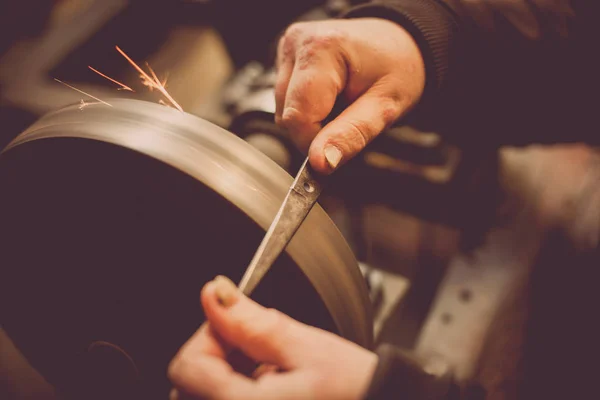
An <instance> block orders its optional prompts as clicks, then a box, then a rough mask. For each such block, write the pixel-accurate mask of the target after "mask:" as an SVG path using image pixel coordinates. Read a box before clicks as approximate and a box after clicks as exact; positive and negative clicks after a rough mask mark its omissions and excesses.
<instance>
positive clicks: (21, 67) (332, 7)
mask: <svg viewBox="0 0 600 400" xmlns="http://www.w3.org/2000/svg"><path fill="white" fill-rule="evenodd" d="M357 3H361V1H343V0H329V1H326V0H286V1H281V0H154V1H146V0H54V1H50V0H38V1H24V0H2V1H0V148H3V147H4V146H5V145H6V144H7V143H9V142H10V141H11V140H12V139H13V138H14V137H15V136H16V135H18V134H19V133H20V132H21V131H22V130H23V129H24V128H26V127H27V126H28V125H30V124H31V123H33V122H34V121H35V120H36V119H37V118H39V117H40V116H41V115H43V114H45V113H48V112H51V111H53V110H56V109H59V108H61V107H63V106H66V105H69V104H73V103H80V102H82V101H88V100H89V98H88V97H86V96H85V95H82V94H81V93H79V92H77V91H75V90H73V89H71V88H68V87H66V86H65V85H63V84H61V83H59V82H57V81H56V80H55V79H58V80H60V81H63V82H65V83H68V84H69V85H72V86H74V87H76V88H78V89H80V90H83V91H85V92H87V93H89V94H91V95H93V96H96V97H98V98H100V99H103V100H109V99H110V98H115V97H128V98H136V99H143V100H148V101H154V102H158V100H159V96H157V95H156V93H153V92H151V91H149V90H147V88H144V86H143V85H142V83H141V81H140V79H139V76H138V73H137V72H136V71H135V70H134V69H133V68H132V66H131V65H130V64H129V63H127V61H126V60H125V59H124V58H123V57H122V56H121V55H120V54H119V53H118V52H117V51H116V50H115V46H119V47H120V48H121V49H123V51H125V52H126V53H127V54H128V55H129V56H130V57H131V58H132V59H134V60H136V61H137V62H139V63H140V64H142V63H144V62H148V63H149V65H151V66H152V68H153V69H154V70H155V71H156V73H157V75H158V76H159V77H160V78H161V79H163V78H166V79H167V89H168V91H169V93H170V94H171V95H172V97H173V98H174V99H176V101H177V102H178V103H179V104H180V105H181V106H182V108H183V109H184V110H185V111H186V112H188V113H191V114H194V115H197V116H200V117H202V118H205V119H207V120H209V121H211V122H214V123H215V124H217V125H220V126H222V127H224V128H226V129H229V130H230V131H232V132H233V133H235V134H236V135H239V136H240V137H242V138H244V139H245V140H247V141H248V142H249V143H251V144H252V145H253V146H255V147H257V148H258V149H259V150H261V151H263V152H264V153H266V154H267V155H268V156H269V157H271V158H272V159H273V160H274V161H275V162H277V163H278V164H279V165H280V166H281V167H282V168H284V169H286V170H288V171H289V172H290V173H291V174H294V173H295V171H297V169H298V167H299V163H300V162H301V160H302V155H301V154H299V153H298V152H297V151H296V150H295V149H294V147H293V146H292V144H291V142H290V141H289V139H288V138H287V136H286V132H285V131H283V130H281V129H280V128H278V127H277V126H275V124H274V123H273V113H274V107H275V105H274V96H273V86H274V77H275V73H274V70H273V59H274V55H275V46H276V43H277V40H278V37H279V35H280V34H281V33H282V31H283V30H284V29H285V27H286V26H288V25H289V24H290V23H292V22H293V21H297V20H317V19H324V18H330V17H335V16H336V15H338V13H339V12H340V11H341V10H343V9H345V8H346V7H348V6H349V5H352V4H357ZM88 66H91V67H93V68H95V69H97V70H98V71H101V72H102V73H104V74H106V75H108V76H110V77H112V78H114V79H116V80H118V81H120V82H123V83H124V84H126V85H128V86H130V87H131V88H132V89H134V90H135V92H131V91H125V90H117V89H118V86H117V85H115V84H114V83H112V82H110V81H109V80H107V79H104V78H103V77H101V76H99V75H98V74H96V73H94V72H93V71H91V70H90V69H89V68H88ZM494 154H495V153H493V152H485V151H479V152H475V153H469V152H465V151H463V150H461V149H458V148H456V147H454V146H451V145H449V144H446V143H444V141H443V140H442V139H441V138H440V137H439V136H437V135H436V134H435V133H433V132H418V131H416V130H415V129H413V128H411V127H410V126H397V127H393V128H391V129H390V130H389V131H388V132H386V134H385V135H383V136H382V137H381V138H380V139H379V140H378V142H377V143H375V144H374V145H373V146H372V147H371V148H370V149H369V151H367V152H365V153H364V154H363V155H362V156H361V157H359V158H358V159H357V160H355V162H353V163H352V165H349V167H348V168H347V169H345V171H344V173H343V174H341V173H340V178H339V180H338V182H336V185H335V187H333V188H332V190H331V191H330V192H328V193H327V196H326V197H324V198H323V200H322V205H323V206H324V207H325V208H326V210H327V211H328V212H329V214H330V215H331V217H332V218H333V219H334V221H335V222H336V223H337V225H338V226H339V228H340V230H341V231H342V233H343V234H344V235H345V237H346V238H347V240H348V242H349V243H350V245H351V247H352V248H353V250H354V252H355V254H356V257H357V259H358V260H359V262H360V265H361V268H362V269H363V272H364V275H365V279H367V281H368V283H369V285H370V289H371V296H372V301H373V305H374V307H375V309H376V322H375V332H376V337H377V340H378V341H387V342H392V343H396V344H399V345H402V346H405V347H411V346H412V345H413V344H414V343H415V341H416V340H417V336H418V333H419V331H420V330H421V328H422V326H423V325H424V324H425V321H426V319H427V315H428V314H429V312H430V309H431V307H432V303H433V299H434V295H435V293H436V291H437V289H438V286H439V285H440V281H441V280H442V277H443V276H444V272H445V270H446V268H447V266H448V263H449V259H450V255H451V254H454V253H455V252H456V251H457V248H459V247H460V248H469V247H470V246H475V245H476V244H477V242H476V240H473V239H472V238H477V237H478V234H477V232H478V224H479V225H480V226H481V227H483V226H486V224H487V223H488V222H489V221H488V220H486V218H485V217H484V216H486V215H488V213H487V211H488V210H489V209H490V207H492V203H491V200H490V201H486V199H488V200H489V199H492V198H493V197H494V194H495V191H494V190H495V188H496V180H495V179H492V178H490V177H495V175H494V174H495V171H496V158H495V155H494ZM473 166H477V168H474V167H473ZM357 182H359V183H357ZM475 190H476V191H477V193H478V194H481V193H484V194H486V195H484V196H478V197H477V199H478V200H477V201H476V202H471V201H468V199H470V198H475V197H476V196H474V195H473V194H474V192H475ZM471 195H473V196H471ZM440 198H443V199H444V202H443V204H442V205H441V204H440V201H439V199H440ZM466 199H467V200H466ZM465 213H468V214H469V215H471V216H474V215H481V216H482V218H479V219H478V218H470V219H469V220H468V221H469V225H470V226H469V231H470V232H472V235H471V236H465V235H462V236H461V238H460V240H459V236H458V234H457V232H458V231H459V230H461V229H462V228H464V226H463V224H464V223H465V222H464V221H466V220H465V219H464V218H463V216H464V215H465ZM474 221H475V222H474ZM461 296H462V297H461V299H462V300H461V301H462V302H464V303H468V302H469V301H472V300H471V299H472V296H471V295H470V292H468V291H467V292H464V291H463V292H462V294H461ZM24 318H26V316H24ZM449 318H450V319H451V316H450V317H448V315H445V316H444V320H448V319H449ZM0 346H1V347H0V398H2V399H7V400H13V399H15V400H16V399H50V398H52V396H53V395H52V390H51V388H50V387H49V386H48V385H47V384H45V382H44V381H43V379H42V378H41V377H39V376H37V375H36V374H35V372H34V371H33V370H31V368H30V367H29V366H28V365H27V362H26V361H25V360H24V359H23V358H22V357H20V356H19V354H18V352H17V351H16V350H15V349H14V347H12V345H11V343H10V340H9V339H8V338H7V337H6V336H5V335H4V334H1V333H0Z"/></svg>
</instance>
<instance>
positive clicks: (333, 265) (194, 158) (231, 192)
mask: <svg viewBox="0 0 600 400" xmlns="http://www.w3.org/2000/svg"><path fill="white" fill-rule="evenodd" d="M107 101H108V102H109V103H111V105H112V106H113V107H107V106H105V105H102V104H95V103H93V104H88V105H87V106H86V107H84V108H83V109H80V107H79V105H73V106H70V107H67V108H65V109H62V110H59V111H56V112H53V113H50V114H48V115H46V116H45V117H43V118H41V119H40V120H39V121H37V122H36V123H35V124H34V125H32V126H31V127H30V128H29V129H27V130H26V131H25V132H23V133H22V134H21V135H19V136H18V137H17V138H16V139H15V140H14V141H13V142H12V143H11V144H9V146H7V148H6V149H5V150H4V152H7V151H10V150H11V149H13V148H15V147H16V146H19V145H22V144H24V143H27V142H30V141H34V140H40V139H46V138H56V137H72V138H86V139H93V140H97V141H102V142H107V143H112V144H116V145H119V146H122V147H125V148H128V149H131V150H134V151H136V152H139V153H142V154H145V155H147V156H150V157H152V158H154V159H157V160H160V161H162V162H164V163H166V164H168V165H171V166H172V167H175V168H177V169H178V170H180V171H182V172H184V173H186V174H188V175H189V176H191V177H193V178H195V179H196V180H198V181H200V182H202V183H204V184H205V185H206V186H208V187H209V188H211V189H212V190H214V191H215V192H216V193H218V194H220V195H221V196H223V197H224V198H225V199H227V200H228V201H229V202H231V203H232V204H234V205H235V206H236V207H237V208H239V209H240V210H241V211H243V212H244V213H245V214H246V215H248V216H249V217H250V218H251V219H252V220H253V221H255V223H256V224H258V225H259V226H260V227H262V228H263V229H264V230H267V229H268V227H269V225H270V224H271V222H272V221H273V219H274V217H275V215H276V214H277V210H278V207H279V205H280V204H281V203H282V201H283V199H284V197H285V196H286V191H287V190H288V188H289V187H290V185H291V183H292V177H291V176H289V175H288V174H287V173H286V172H285V171H283V170H282V169H281V168H279V167H278V166H277V165H276V164H275V163H274V162H273V161H271V160H270V159H268V158H267V157H266V156H264V155H263V154H261V153H260V152H259V151H257V150H255V149H253V148H252V146H250V145H249V144H247V143H246V142H244V141H243V140H241V139H240V138H238V137H236V136H235V135H233V134H231V133H230V132H228V131H226V130H224V129H221V128H219V127H217V126H216V125H213V124H211V123H209V122H207V121H205V120H202V119H200V118H197V117H195V116H192V115H189V114H186V113H181V112H179V111H176V110H174V109H171V108H168V107H165V106H162V105H159V104H154V103H148V102H142V101H135V100H123V99H118V100H112V99H111V100H107ZM198 206H199V207H202V204H199V205H198ZM286 252H287V253H288V255H289V256H290V257H291V258H292V259H293V260H294V262H295V263H297V265H298V266H300V268H301V269H302V272H303V273H304V274H305V275H306V277H307V278H308V280H309V281H310V282H311V283H312V285H313V286H314V288H315V290H316V291H317V293H318V294H319V295H320V297H321V298H322V300H323V302H324V304H325V306H326V307H327V309H328V310H329V312H330V313H331V315H332V318H333V320H334V322H335V324H336V326H337V327H338V329H339V333H340V334H341V335H342V336H344V337H346V338H348V339H350V340H353V341H355V342H356V343H358V344H361V345H363V346H366V347H370V346H371V345H372V316H371V310H370V303H369V298H368V292H367V289H366V285H365V282H364V280H363V277H362V276H361V274H360V271H359V269H358V266H357V264H356V260H355V259H354V257H353V255H352V252H351V250H350V248H349V247H348V245H347V243H346V242H345V240H344V239H343V237H342V235H341V234H340V232H339V231H338V230H337V228H336V227H335V225H334V224H333V222H332V221H331V220H330V219H329V218H328V216H327V215H326V213H325V212H324V211H323V209H322V208H321V207H320V206H318V205H317V206H315V207H314V208H313V209H312V211H311V212H310V213H309V215H308V216H307V218H306V220H305V222H304V223H303V225H302V226H301V227H300V229H299V230H298V232H297V234H296V235H295V236H294V238H293V239H292V240H291V242H290V244H289V246H288V247H287V249H286Z"/></svg>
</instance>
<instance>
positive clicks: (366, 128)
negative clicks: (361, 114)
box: [347, 120, 372, 149]
mask: <svg viewBox="0 0 600 400" xmlns="http://www.w3.org/2000/svg"><path fill="white" fill-rule="evenodd" d="M347 126H348V132H349V134H348V136H347V138H348V141H349V142H350V143H349V144H350V145H351V147H352V148H354V149H362V148H364V147H365V146H366V145H367V144H368V143H369V141H370V139H371V130H372V129H371V126H370V125H369V124H368V123H367V122H365V121H359V120H349V121H347Z"/></svg>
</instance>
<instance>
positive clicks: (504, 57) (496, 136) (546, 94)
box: [344, 0, 600, 145]
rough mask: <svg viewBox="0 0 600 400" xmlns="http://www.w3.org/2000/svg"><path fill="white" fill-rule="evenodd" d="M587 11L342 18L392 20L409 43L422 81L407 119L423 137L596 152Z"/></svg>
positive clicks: (511, 2) (416, 8)
mask: <svg viewBox="0 0 600 400" xmlns="http://www.w3.org/2000/svg"><path fill="white" fill-rule="evenodd" d="M595 4H596V1H594V0H554V1H546V0H497V1H486V0H470V1H465V0H389V1H379V2H375V1H374V2H370V3H367V4H364V5H361V6H358V7H356V8H353V9H351V10H350V11H349V12H347V13H346V14H345V15H344V17H346V18H357V17H379V18H386V19H390V20H393V21H396V22H398V23H399V24H401V25H402V26H403V27H404V28H405V29H406V30H407V31H408V32H410V33H411V34H412V36H413V37H414V38H415V40H416V42H417V44H418V45H419V47H420V49H421V53H422V54H423V58H424V60H425V64H426V73H427V83H426V91H425V94H424V96H423V100H422V102H421V104H420V105H419V107H418V108H417V109H416V113H415V120H416V121H417V125H421V126H422V127H423V128H424V129H433V130H436V131H438V132H440V133H442V134H445V135H446V136H447V137H448V138H450V139H454V140H456V141H459V142H464V143H470V144H477V143H487V144H490V143H492V144H495V145H503V144H514V145H522V144H529V143H534V142H539V143H555V142H580V141H584V142H588V143H591V144H600V129H598V128H597V127H596V121H595V118H593V115H594V112H595V110H594V109H593V108H592V107H593V105H596V104H599V103H600V102H599V101H598V100H597V96H598V95H599V89H600V85H599V79H598V77H599V74H600V56H598V50H597V49H598V44H597V41H598V40H599V39H600V24H598V23H597V21H593V19H594V15H596V14H597V13H596V12H595V8H596V7H595ZM592 8H594V10H592ZM594 108H595V107H594Z"/></svg>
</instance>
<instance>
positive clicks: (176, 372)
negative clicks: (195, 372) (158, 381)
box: [167, 353, 189, 382]
mask: <svg viewBox="0 0 600 400" xmlns="http://www.w3.org/2000/svg"><path fill="white" fill-rule="evenodd" d="M187 369H189V359H188V357H186V356H185V355H184V354H182V353H178V354H177V355H176V356H175V357H174V358H173V360H171V362H170V363H169V366H168V368H167V376H168V378H169V380H171V381H172V382H181V380H182V379H183V377H184V375H185V371H186V370H187Z"/></svg>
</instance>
